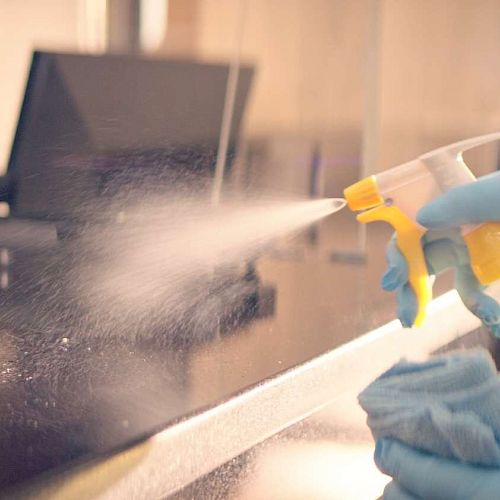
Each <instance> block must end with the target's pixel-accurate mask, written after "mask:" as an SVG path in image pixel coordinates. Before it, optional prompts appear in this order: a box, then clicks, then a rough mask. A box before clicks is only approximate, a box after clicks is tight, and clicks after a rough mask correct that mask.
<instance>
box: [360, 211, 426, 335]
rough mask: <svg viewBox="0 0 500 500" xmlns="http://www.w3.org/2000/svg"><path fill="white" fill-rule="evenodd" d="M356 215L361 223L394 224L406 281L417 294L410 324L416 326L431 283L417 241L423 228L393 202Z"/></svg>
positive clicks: (424, 312) (423, 311) (418, 241)
mask: <svg viewBox="0 0 500 500" xmlns="http://www.w3.org/2000/svg"><path fill="white" fill-rule="evenodd" d="M357 219H358V221H359V222H362V223H364V224H366V223H368V222H374V221H385V222H388V223H389V224H390V225H391V226H392V227H393V228H394V231H395V232H396V241H397V245H398V248H399V250H400V251H401V253H402V254H403V255H404V257H405V258H406V262H407V263H408V274H409V276H408V281H409V283H410V286H411V287H412V289H413V291H414V292H415V295H416V297H417V316H416V318H415V323H414V324H415V325H416V326H420V325H421V324H422V322H423V321H424V319H425V314H426V309H427V304H428V303H429V302H430V301H431V299H432V287H431V283H430V279H429V275H428V274H427V266H426V264H425V257H424V252H423V250H422V243H421V241H420V239H421V238H422V235H423V234H424V233H425V230H423V229H422V228H420V227H419V226H418V225H417V224H416V223H415V222H413V221H412V220H411V219H410V218H409V217H408V216H407V215H406V214H405V213H404V212H403V211H401V210H400V209H399V208H398V207H396V206H386V205H380V206H378V207H376V208H372V209H371V210H368V211H366V212H363V213H361V214H359V215H358V216H357Z"/></svg>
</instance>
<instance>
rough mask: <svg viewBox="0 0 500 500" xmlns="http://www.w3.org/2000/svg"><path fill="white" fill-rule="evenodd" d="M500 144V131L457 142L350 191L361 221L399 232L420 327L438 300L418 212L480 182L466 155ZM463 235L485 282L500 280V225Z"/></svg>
mask: <svg viewBox="0 0 500 500" xmlns="http://www.w3.org/2000/svg"><path fill="white" fill-rule="evenodd" d="M497 139H500V132H497V133H493V134H487V135H483V136H480V137H475V138H472V139H467V140H464V141H460V142H456V143H454V144H451V145H449V146H445V147H442V148H439V149H436V150H434V151H431V152H429V153H427V154H424V155H422V156H420V157H418V158H417V159H416V160H413V161H410V162H408V163H404V164H402V165H399V166H397V167H394V168H391V169H389V170H386V171H384V172H381V173H380V174H376V175H372V176H370V177H367V178H365V179H363V180H361V181H359V182H357V183H355V184H353V185H352V186H350V187H348V188H347V189H345V190H344V196H345V199H346V200H347V204H348V206H349V208H351V210H353V211H361V210H363V212H361V213H360V214H358V216H357V219H358V221H359V222H362V223H368V222H373V221H377V220H381V221H385V222H388V223H389V224H391V225H392V226H393V228H394V230H395V231H396V241H397V245H398V247H399V250H400V251H401V253H402V254H403V255H404V257H405V258H406V261H407V263H408V270H409V283H410V286H411V287H412V289H413V291H414V292H415V295H416V297H417V305H418V309H417V316H416V319H415V325H416V326H419V325H420V324H421V323H422V321H423V320H424V318H425V314H426V307H427V304H428V303H429V302H430V300H431V299H432V289H431V282H430V279H429V276H428V273H427V266H426V263H425V258H424V253H423V249H422V244H421V238H422V236H423V235H424V234H425V232H426V229H425V228H424V227H422V226H421V225H420V224H418V222H417V220H416V216H417V212H418V211H419V210H420V208H422V207H423V206H424V205H426V204H427V203H429V202H430V201H432V200H433V199H434V198H436V197H437V196H439V195H441V194H442V193H444V192H446V191H448V190H449V189H451V188H452V187H455V186H459V185H463V184H467V183H469V182H475V180H476V179H475V177H474V175H473V174H472V172H471V171H470V170H469V168H468V167H467V165H466V164H465V163H464V161H463V158H462V153H463V152H464V151H467V150H468V149H471V148H473V147H476V146H479V145H481V144H485V143H487V142H490V141H494V140H497ZM499 196H500V193H499ZM461 233H462V237H463V239H464V241H465V244H466V245H467V248H468V251H469V257H470V263H471V267H472V270H473V272H474V274H475V276H476V277H477V279H478V280H479V282H480V283H481V284H483V285H488V284H490V283H492V282H493V281H496V280H497V279H500V223H495V222H486V223H483V224H480V225H466V226H462V227H461Z"/></svg>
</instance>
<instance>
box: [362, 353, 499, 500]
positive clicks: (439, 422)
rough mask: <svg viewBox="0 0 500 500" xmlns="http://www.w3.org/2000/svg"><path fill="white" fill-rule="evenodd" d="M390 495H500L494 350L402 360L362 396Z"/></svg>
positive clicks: (456, 498) (405, 498) (484, 499)
mask: <svg viewBox="0 0 500 500" xmlns="http://www.w3.org/2000/svg"><path fill="white" fill-rule="evenodd" d="M358 398H359V402H360V404H361V406H362V408H363V409H364V410H365V411H366V413H367V416H368V418H367V423H368V426H369V427H370V429H371V431H372V434H373V436H374V438H375V439H376V441H377V446H376V449H375V462H376V464H377V466H378V467H379V469H380V470H381V471H382V472H384V473H386V474H388V475H389V476H391V477H392V478H393V481H392V482H391V483H390V484H389V485H388V486H387V487H386V489H385V491H384V499H386V500H393V499H398V500H410V499H413V500H416V499H426V500H427V499H445V500H446V499H450V500H451V499H453V500H460V499H464V500H465V499H467V500H468V499H471V498H475V499H479V500H489V499H493V498H500V378H499V376H498V374H497V371H496V368H495V365H494V363H493V360H492V359H491V356H490V355H489V354H488V352H487V351H483V350H477V351H469V352H466V351H465V352H455V353H451V354H448V355H445V356H439V357H434V358H431V359H429V360H428V361H426V362H419V363H413V362H408V361H400V362H399V363H397V364H396V365H394V366H393V367H392V368H391V369H389V370H388V371H386V372H385V373H383V374H382V375H381V376H380V377H378V378H377V379H376V380H374V381H373V382H372V383H371V384H370V385H369V386H368V387H367V388H366V389H365V390H364V391H363V392H362V393H361V394H360V395H359V396H358Z"/></svg>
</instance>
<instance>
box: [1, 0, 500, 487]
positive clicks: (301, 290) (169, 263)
mask: <svg viewBox="0 0 500 500" xmlns="http://www.w3.org/2000/svg"><path fill="white" fill-rule="evenodd" d="M155 4H156V6H157V8H155V7H154V6H155ZM379 4H383V7H384V8H383V9H382V11H381V12H380V11H379V10H378V7H377V5H379ZM491 4H494V2H491ZM416 5H417V3H414V4H412V3H411V2H410V3H408V2H406V3H405V2H403V3H400V2H377V1H375V0H374V1H371V0H366V1H357V2H345V1H343V0H338V1H337V0H335V1H332V0H290V1H288V0H287V1H285V0H251V1H244V0H238V1H236V0H170V1H169V2H166V1H165V2H153V1H151V2H146V1H144V2H121V1H114V0H108V1H105V0H74V1H68V0H51V1H48V0H47V1H40V0H26V1H23V2H11V1H3V2H0V70H1V71H2V73H1V75H0V76H1V78H0V103H1V104H0V108H1V109H2V113H0V120H1V121H0V161H1V162H2V164H3V165H5V168H7V167H8V170H7V177H6V178H4V180H3V184H2V186H1V189H0V195H1V196H2V199H3V200H4V201H5V202H7V203H8V204H9V207H10V216H9V217H6V218H5V219H2V220H0V488H4V487H6V486H8V485H9V486H10V485H13V484H15V483H19V482H22V481H27V480H29V479H32V478H34V477H36V476H37V475H39V474H40V473H42V472H47V473H57V472H58V471H60V470H61V469H64V468H67V467H69V466H70V465H72V464H73V463H75V462H76V461H80V460H83V461H85V460H89V459H92V458H95V457H97V456H103V455H105V454H109V453H111V452H114V451H116V450H119V449H121V448H124V447H126V446H129V445H131V444H133V443H136V442H138V441H139V440H141V439H143V438H145V437H147V436H151V435H152V434H154V433H155V432H157V431H159V430H161V429H164V428H165V427H167V426H168V425H169V424H171V423H172V422H174V421H176V420H179V419H181V418H185V417H187V416H189V415H192V414H193V413H196V412H199V411H200V410H201V409H203V408H207V407H210V406H215V405H217V404H218V403H219V402H221V401H222V400H225V399H227V398H228V397H230V396H231V395H234V394H236V393H239V392H241V391H243V390H245V389H247V388H249V387H251V386H253V385H255V384H258V383H259V382H260V381H262V380H263V379H265V378H268V377H271V376H273V375H275V374H277V373H279V372H282V371H284V370H287V369H288V368H290V367H292V366H296V365H298V364H300V363H302V362H304V361H306V360H309V359H311V358H313V357H314V356H317V355H319V354H321V353H324V352H325V351H327V350H330V349H333V348H335V347H337V346H340V345H342V344H344V343H345V342H347V341H349V340H351V339H353V338H355V337H357V336H359V335H361V334H364V333H366V332H367V331H369V330H371V329H373V328H375V327H377V326H379V325H381V324H383V323H384V322H386V321H389V320H391V319H393V318H394V316H395V311H394V302H393V300H392V297H391V296H389V295H387V294H384V293H383V292H382V291H381V290H380V287H379V280H380V274H381V272H382V269H383V268H384V266H385V260H384V247H385V243H386V241H387V239H388V238H389V237H390V233H391V231H390V228H388V227H385V226H383V225H375V227H370V228H369V229H368V232H367V239H366V248H365V246H364V239H363V238H364V237H363V235H362V237H361V242H360V233H359V229H358V225H357V223H356V221H355V218H354V216H353V214H351V213H349V212H348V211H347V210H344V211H342V212H339V213H337V214H334V215H331V216H329V217H326V218H322V219H321V218H319V217H318V218H315V219H314V223H312V224H309V225H306V224H302V225H295V224H294V223H293V220H292V221H288V224H289V226H287V227H289V229H290V231H283V230H281V228H280V227H276V235H274V233H273V232H272V231H270V229H269V228H272V227H274V226H272V225H271V223H272V221H273V220H275V219H273V217H272V214H273V213H274V212H272V210H273V208H272V207H273V203H275V202H278V201H279V202H280V203H285V202H288V201H286V200H292V201H294V202H295V201H297V200H300V201H301V202H304V200H310V199H314V200H318V199H323V198H333V197H337V196H340V195H341V193H342V190H343V188H344V187H345V186H347V185H349V184H350V183H352V182H354V181H356V180H358V178H359V176H360V175H361V173H370V172H375V171H378V170H381V169H383V168H387V167H388V166H392V165H394V164H396V163H399V162H402V161H407V160H410V159H412V158H413V157H414V156H416V155H417V154H419V153H421V152H423V151H426V150H427V149H431V148H432V147H435V146H439V145H442V144H445V143H448V142H453V140H457V139H462V138H463V137H465V136H471V135H475V134H476V133H482V132H487V131H491V128H494V127H495V126H497V127H498V123H500V122H499V121H498V117H499V116H500V106H499V103H498V100H497V95H496V94H497V92H496V89H497V88H498V85H496V84H495V82H496V78H500V73H499V75H496V72H494V71H493V70H492V68H494V67H495V68H496V66H497V65H496V64H494V62H495V61H496V54H497V53H498V50H497V49H498V46H500V40H497V38H498V30H497V27H496V24H497V23H496V21H495V19H496V17H497V16H494V15H492V13H491V12H490V11H488V9H486V10H481V9H475V12H476V14H477V16H476V17H474V19H470V18H469V16H468V15H467V12H465V11H464V7H459V6H458V4H457V7H456V9H455V10H453V11H452V13H451V14H450V12H448V10H447V7H446V8H445V6H444V5H442V6H435V5H434V2H427V3H426V2H423V3H422V5H423V6H421V7H417V6H416ZM418 5H419V6H420V2H419V3H418ZM134 6H135V7H134ZM167 7H168V8H167ZM450 16H451V18H450ZM480 18H481V19H483V21H485V24H484V26H482V28H481V29H477V26H476V24H475V23H478V22H479V19H480ZM408 19H410V20H412V21H413V20H415V23H413V22H411V23H410V22H409V21H408ZM450 19H452V20H453V22H454V23H458V24H457V25H459V26H461V27H462V28H461V29H457V30H453V29H451V28H449V29H448V28H447V31H446V33H447V34H446V36H445V37H442V38H440V37H439V36H438V35H439V34H440V33H441V30H442V27H443V25H444V26H445V27H449V26H450V23H451V21H450ZM431 21H432V22H431ZM444 21H445V22H444ZM460 23H462V24H460ZM463 23H465V24H463ZM410 25H411V26H410ZM401 26H406V27H408V30H410V29H411V30H413V29H414V30H416V33H414V34H413V36H409V35H407V33H406V31H405V33H402V32H401ZM423 28H425V30H424V29H423ZM423 31H425V32H426V33H427V36H426V37H422V36H421V33H422V32H423ZM455 31H456V32H455ZM465 31H467V32H468V33H469V34H470V36H471V37H472V38H471V40H474V43H476V44H477V46H478V47H484V44H481V43H480V42H481V40H482V35H483V34H484V37H486V40H487V47H488V50H485V51H484V52H482V54H483V56H482V58H481V61H482V63H481V64H477V66H474V67H473V68H472V70H473V71H472V70H471V71H469V72H466V71H462V70H463V68H462V67H461V66H460V67H455V66H456V65H459V64H461V63H462V62H463V61H468V62H469V63H470V65H473V63H474V61H475V59H474V58H472V56H471V57H470V58H469V59H467V58H465V59H464V57H465V56H466V55H467V54H469V52H470V51H469V49H468V48H467V47H465V46H464V45H463V43H461V42H460V41H461V40H462V34H463V33H464V32H465ZM432 33H434V35H435V36H432ZM488 33H489V34H490V35H491V36H488ZM416 40H418V41H419V42H418V43H420V45H418V44H417V42H416ZM436 40H439V44H440V45H439V46H440V47H441V50H440V51H436V52H435V51H434V47H435V46H436V44H437V43H438V42H437V41H436ZM430 45H432V47H431V46H430ZM457 47H458V48H457ZM452 48H457V50H458V52H456V51H455V52H453V51H451V49H452ZM33 49H38V50H39V51H40V52H39V54H38V55H37V56H36V57H35V64H34V66H32V71H31V73H30V76H29V80H28V70H29V67H30V64H31V59H32V51H33ZM64 53H66V55H64ZM111 53H114V55H112V54H111ZM115 53H116V54H117V53H120V54H121V55H116V54H115ZM450 53H454V54H457V55H456V57H454V58H451V59H453V61H455V62H453V63H452V64H451V63H450V64H451V65H449V66H447V64H448V62H449V60H450V58H449V57H448V55H449V54H450ZM56 54H60V55H56ZM61 54H62V55H61ZM82 54H85V55H82ZM412 55H413V56H414V57H412ZM417 56H418V57H417ZM462 56H463V57H462ZM483 57H484V58H483ZM429 61H431V62H429ZM431 63H432V64H431ZM402 64H403V66H401V65H402ZM402 68H403V69H402ZM446 68H448V70H447V69H446ZM450 68H451V69H450ZM469 69H470V68H469ZM428 72H429V73H428ZM457 74H460V75H462V77H463V79H464V80H463V81H465V79H466V78H467V81H468V82H469V85H465V84H464V85H463V86H462V89H463V91H462V92H458V91H456V92H455V93H450V92H449V90H448V89H450V88H454V89H456V88H457V86H456V75H457ZM464 75H466V76H464ZM470 75H474V76H470ZM402 80H404V81H402ZM26 82H28V86H27V87H26ZM436 82H437V83H436ZM485 82H489V83H488V85H490V87H488V88H486V87H485V86H486V83H485ZM432 83H436V85H432ZM478 88H479V89H480V90H481V92H478ZM25 89H26V91H25ZM479 94H480V95H482V96H483V98H482V99H483V100H481V99H480V98H479V97H477V95H479ZM467 98H469V100H467ZM23 99H24V105H23V104H22V103H23ZM478 100H479V101H480V102H478ZM465 101H467V102H469V103H470V104H469V107H467V109H466V110H465V111H464V113H463V114H462V115H460V116H458V115H457V113H456V110H457V109H460V107H461V105H462V103H463V102H465ZM485 103H486V104H485ZM486 108H487V109H488V113H486V114H487V117H485V113H484V109H486ZM478 110H482V111H481V112H480V111H478ZM457 123H460V126H458V125H457ZM16 131H17V132H16ZM485 158H486V160H488V161H487V162H485V163H484V164H483V165H481V168H482V169H483V170H484V171H485V170H488V168H490V169H491V165H495V162H496V155H495V152H492V154H488V155H487V157H486V156H485ZM483 159H484V158H483ZM488 162H489V163H488ZM478 171H479V170H478ZM262 203H264V204H265V203H267V204H270V205H264V206H263V205H262ZM266 206H269V210H267V209H266ZM266 210H267V211H266ZM259 211H260V212H259ZM259 213H260V214H261V215H260V216H259ZM262 214H263V215H262ZM240 215H241V218H239V219H238V217H239V216H240ZM259 217H260V219H259ZM311 220H312V219H311ZM238 221H241V222H239V223H238ZM250 222H251V224H253V226H252V225H251V224H250ZM265 227H266V228H268V229H267V230H266V231H264V228H265ZM283 233H286V234H283ZM261 234H264V236H265V237H260V236H259V235H261ZM235 235H243V236H244V237H245V238H247V239H246V240H245V239H243V240H242V241H243V243H245V242H247V241H250V242H251V245H250V244H249V245H247V246H245V245H243V243H241V244H240V243H239V240H235V238H236V236H235ZM252 235H254V237H253V239H252ZM243 236H241V237H242V238H243ZM231 245H232V246H231ZM242 245H243V246H242ZM448 286H449V281H448V280H447V279H446V278H445V279H440V280H439V281H438V285H437V288H436V293H439V292H440V291H441V290H443V289H446V288H447V287H448Z"/></svg>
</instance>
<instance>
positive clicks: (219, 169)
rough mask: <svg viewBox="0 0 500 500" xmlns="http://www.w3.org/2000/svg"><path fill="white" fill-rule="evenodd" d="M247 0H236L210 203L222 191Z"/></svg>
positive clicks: (219, 196) (215, 201)
mask: <svg viewBox="0 0 500 500" xmlns="http://www.w3.org/2000/svg"><path fill="white" fill-rule="evenodd" d="M246 7H247V0H239V1H238V12H237V19H236V26H235V30H236V32H235V36H234V43H235V45H234V55H233V58H232V60H231V63H230V65H229V75H228V78H227V85H226V96H225V99H224V110H223V113H222V124H221V130H220V135H219V146H218V149H217V160H216V162H215V175H214V181H213V184H212V195H211V202H212V205H218V204H219V202H220V198H221V193H222V185H223V182H224V171H225V168H226V161H227V150H228V147H229V139H230V137H231V124H232V119H233V113H234V103H235V100H236V91H237V89H238V77H239V72H240V58H241V45H242V42H243V28H244V24H245V15H246Z"/></svg>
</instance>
